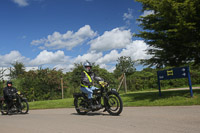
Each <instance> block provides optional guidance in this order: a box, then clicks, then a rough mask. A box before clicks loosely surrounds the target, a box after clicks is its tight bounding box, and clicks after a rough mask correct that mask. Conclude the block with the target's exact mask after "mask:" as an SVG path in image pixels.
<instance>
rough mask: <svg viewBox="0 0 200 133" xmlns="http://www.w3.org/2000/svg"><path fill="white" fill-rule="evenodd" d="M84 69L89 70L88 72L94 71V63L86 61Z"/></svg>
mask: <svg viewBox="0 0 200 133" xmlns="http://www.w3.org/2000/svg"><path fill="white" fill-rule="evenodd" d="M83 67H84V69H85V70H86V71H87V72H90V71H92V64H91V63H90V62H89V61H86V62H85V63H84V65H83Z"/></svg>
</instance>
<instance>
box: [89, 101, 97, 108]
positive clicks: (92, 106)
mask: <svg viewBox="0 0 200 133" xmlns="http://www.w3.org/2000/svg"><path fill="white" fill-rule="evenodd" d="M89 108H90V109H91V110H95V109H96V107H95V106H94V105H93V104H92V99H89Z"/></svg>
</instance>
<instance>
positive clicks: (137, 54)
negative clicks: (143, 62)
mask: <svg viewBox="0 0 200 133" xmlns="http://www.w3.org/2000/svg"><path fill="white" fill-rule="evenodd" d="M148 48H149V46H148V45H147V44H146V43H145V42H144V41H143V40H136V41H133V42H132V43H131V44H129V45H127V46H126V48H125V49H123V50H122V52H121V53H120V56H130V57H131V59H132V60H138V59H149V58H150V57H151V56H150V55H147V53H146V52H147V51H146V50H147V49H148Z"/></svg>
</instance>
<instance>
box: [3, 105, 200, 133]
mask: <svg viewBox="0 0 200 133" xmlns="http://www.w3.org/2000/svg"><path fill="white" fill-rule="evenodd" d="M0 132H1V133H199V132H200V106H166V107H126V108H124V110H123V112H122V114H121V115H120V116H110V115H108V113H107V112H102V111H98V112H94V113H89V114H88V115H85V116H81V115H77V114H76V112H75V109H73V108H69V109H68V108H66V109H47V110H30V111H29V114H27V115H11V116H8V115H0Z"/></svg>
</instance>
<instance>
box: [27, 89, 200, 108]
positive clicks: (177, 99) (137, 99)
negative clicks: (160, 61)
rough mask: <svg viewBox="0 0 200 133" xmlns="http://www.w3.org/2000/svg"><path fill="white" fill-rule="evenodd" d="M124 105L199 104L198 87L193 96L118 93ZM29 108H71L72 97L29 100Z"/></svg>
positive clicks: (178, 92) (177, 92)
mask: <svg viewBox="0 0 200 133" xmlns="http://www.w3.org/2000/svg"><path fill="white" fill-rule="evenodd" d="M120 96H121V98H122V101H123V104H124V106H125V107H130V106H188V105H200V89H195V90H193V98H191V97H190V91H189V90H168V91H162V96H161V97H160V96H159V95H158V91H141V92H130V93H127V94H120ZM29 106H30V109H50V108H72V107H74V106H73V98H67V99H60V100H47V101H35V102H29Z"/></svg>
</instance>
